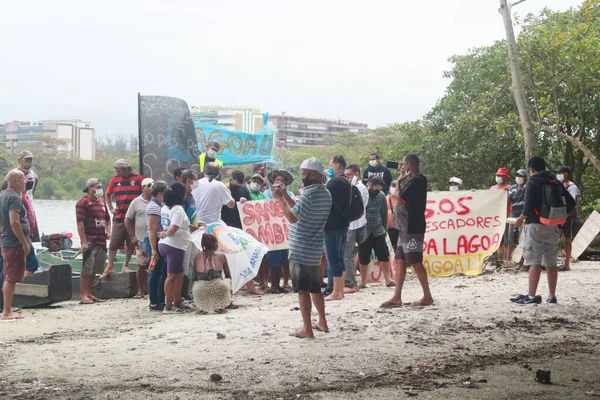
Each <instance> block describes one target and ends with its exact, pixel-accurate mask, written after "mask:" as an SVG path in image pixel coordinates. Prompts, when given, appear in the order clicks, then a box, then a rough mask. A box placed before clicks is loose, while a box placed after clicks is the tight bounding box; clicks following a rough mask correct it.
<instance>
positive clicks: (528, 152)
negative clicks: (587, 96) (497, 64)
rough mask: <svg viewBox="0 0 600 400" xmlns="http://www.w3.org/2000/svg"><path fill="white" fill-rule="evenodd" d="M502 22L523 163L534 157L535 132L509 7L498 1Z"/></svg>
mask: <svg viewBox="0 0 600 400" xmlns="http://www.w3.org/2000/svg"><path fill="white" fill-rule="evenodd" d="M498 11H499V12H500V14H501V15H502V19H503V21H504V29H505V31H506V42H507V44H508V58H509V64H510V74H511V76H512V89H513V94H514V97H515V103H516V104H517V110H519V118H520V120H521V127H522V128H523V136H524V138H525V162H527V161H529V159H530V158H531V157H533V156H534V155H535V131H534V129H533V121H532V120H531V115H530V114H529V109H528V107H527V100H526V99H525V90H524V89H523V79H522V78H521V67H520V66H519V52H518V49H517V41H516V39H515V32H514V30H513V24H512V18H511V15H510V7H509V6H508V3H507V0H500V9H499V10H498Z"/></svg>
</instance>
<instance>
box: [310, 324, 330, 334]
mask: <svg viewBox="0 0 600 400" xmlns="http://www.w3.org/2000/svg"><path fill="white" fill-rule="evenodd" d="M312 328H313V329H314V330H315V331H317V332H323V333H329V329H327V330H326V331H324V330H323V329H321V328H319V326H318V325H317V324H314V325H313V326H312Z"/></svg>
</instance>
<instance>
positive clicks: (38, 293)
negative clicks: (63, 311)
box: [15, 283, 48, 297]
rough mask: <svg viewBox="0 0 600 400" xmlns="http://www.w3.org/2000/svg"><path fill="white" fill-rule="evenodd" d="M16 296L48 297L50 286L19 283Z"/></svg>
mask: <svg viewBox="0 0 600 400" xmlns="http://www.w3.org/2000/svg"><path fill="white" fill-rule="evenodd" d="M15 295H21V296H33V297H48V285H32V284H29V283H17V286H16V288H15Z"/></svg>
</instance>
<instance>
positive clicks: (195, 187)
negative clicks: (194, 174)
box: [192, 181, 200, 190]
mask: <svg viewBox="0 0 600 400" xmlns="http://www.w3.org/2000/svg"><path fill="white" fill-rule="evenodd" d="M199 184H200V181H194V183H192V190H196V189H198V185H199Z"/></svg>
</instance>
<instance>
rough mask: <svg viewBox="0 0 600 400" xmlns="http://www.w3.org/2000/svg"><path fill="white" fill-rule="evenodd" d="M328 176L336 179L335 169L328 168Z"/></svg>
mask: <svg viewBox="0 0 600 400" xmlns="http://www.w3.org/2000/svg"><path fill="white" fill-rule="evenodd" d="M327 174H328V175H329V177H330V178H335V173H334V172H333V168H331V167H329V168H327Z"/></svg>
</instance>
